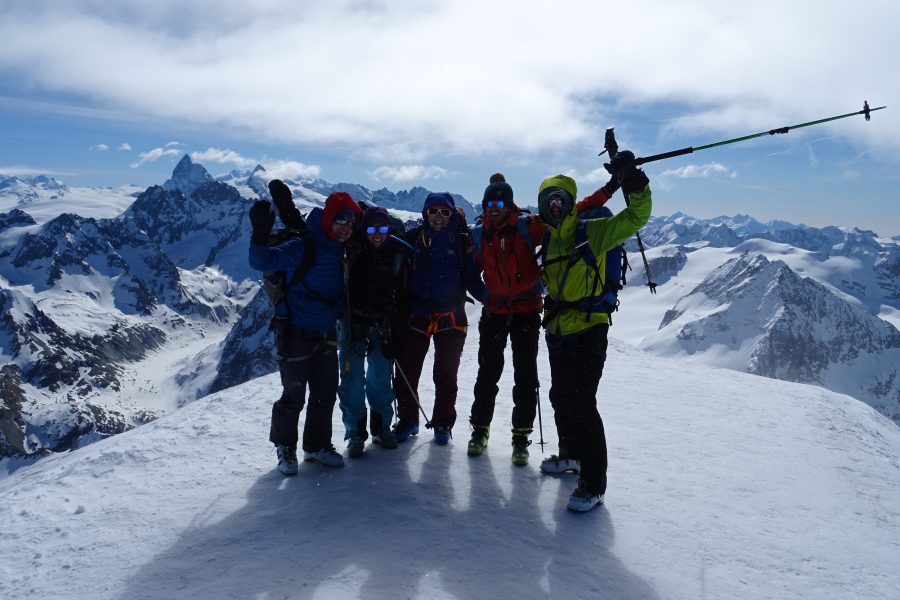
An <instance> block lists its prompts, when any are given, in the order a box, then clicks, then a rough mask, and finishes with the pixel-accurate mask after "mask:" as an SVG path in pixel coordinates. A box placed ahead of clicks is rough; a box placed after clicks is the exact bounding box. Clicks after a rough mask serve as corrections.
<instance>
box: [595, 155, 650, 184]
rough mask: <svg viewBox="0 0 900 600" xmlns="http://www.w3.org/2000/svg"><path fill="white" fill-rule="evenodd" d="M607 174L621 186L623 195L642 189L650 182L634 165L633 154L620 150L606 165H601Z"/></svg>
mask: <svg viewBox="0 0 900 600" xmlns="http://www.w3.org/2000/svg"><path fill="white" fill-rule="evenodd" d="M603 166H604V167H605V168H606V170H607V172H608V173H609V174H610V175H612V178H613V179H615V180H616V181H618V183H619V185H620V186H622V192H623V193H624V194H625V195H629V194H632V193H634V192H639V191H641V190H642V189H644V186H646V185H647V184H648V183H650V180H649V179H648V178H647V175H645V174H644V172H643V171H641V170H640V169H638V168H637V165H636V164H635V158H634V152H632V151H630V150H622V151H621V152H618V153H617V154H616V157H615V158H613V159H612V160H611V161H609V162H608V163H603Z"/></svg>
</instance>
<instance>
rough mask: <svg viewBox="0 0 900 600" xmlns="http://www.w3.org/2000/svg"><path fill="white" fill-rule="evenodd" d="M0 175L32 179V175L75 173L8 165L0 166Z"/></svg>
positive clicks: (68, 174) (69, 174)
mask: <svg viewBox="0 0 900 600" xmlns="http://www.w3.org/2000/svg"><path fill="white" fill-rule="evenodd" d="M0 174H3V175H6V176H11V177H17V176H19V177H32V176H34V175H64V176H73V175H75V173H72V172H71V171H60V170H58V169H49V168H41V167H27V166H25V165H10V166H6V167H4V166H3V165H0Z"/></svg>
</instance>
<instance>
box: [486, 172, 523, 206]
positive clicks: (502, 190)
mask: <svg viewBox="0 0 900 600" xmlns="http://www.w3.org/2000/svg"><path fill="white" fill-rule="evenodd" d="M488 200H502V201H503V203H504V206H507V207H509V208H512V207H513V206H515V203H514V202H513V190H512V187H511V186H510V185H509V184H508V183H506V177H504V176H503V173H494V174H493V175H491V183H490V184H489V185H488V186H487V187H486V188H484V196H483V197H482V199H481V208H482V210H486V209H487V201H488Z"/></svg>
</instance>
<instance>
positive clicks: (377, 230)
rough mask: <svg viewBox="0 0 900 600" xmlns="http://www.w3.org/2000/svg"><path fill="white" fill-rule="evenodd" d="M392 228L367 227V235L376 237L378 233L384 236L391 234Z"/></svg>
mask: <svg viewBox="0 0 900 600" xmlns="http://www.w3.org/2000/svg"><path fill="white" fill-rule="evenodd" d="M390 230H391V228H390V227H389V226H387V225H379V226H378V227H374V226H372V227H366V233H367V234H369V235H375V234H376V233H380V234H382V235H387V234H388V233H389V232H390Z"/></svg>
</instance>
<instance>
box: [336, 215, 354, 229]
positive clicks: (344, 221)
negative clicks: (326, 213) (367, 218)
mask: <svg viewBox="0 0 900 600" xmlns="http://www.w3.org/2000/svg"><path fill="white" fill-rule="evenodd" d="M332 223H334V224H335V225H343V226H345V227H353V225H354V224H355V223H356V220H355V219H352V218H350V217H338V218H336V219H335V220H334V221H332Z"/></svg>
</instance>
